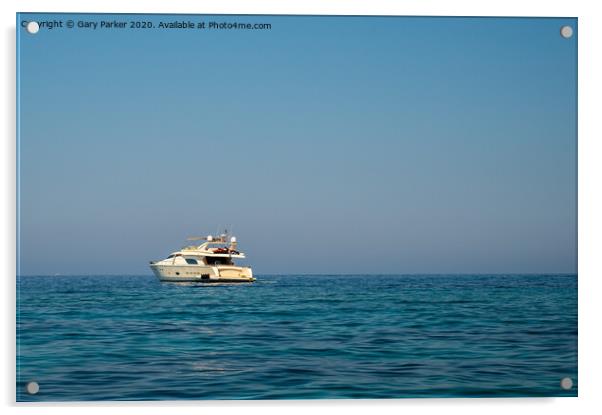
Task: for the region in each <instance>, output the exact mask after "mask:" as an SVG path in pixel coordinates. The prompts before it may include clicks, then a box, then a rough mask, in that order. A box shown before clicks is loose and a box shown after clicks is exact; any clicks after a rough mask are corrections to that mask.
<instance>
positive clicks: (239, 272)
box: [150, 264, 255, 283]
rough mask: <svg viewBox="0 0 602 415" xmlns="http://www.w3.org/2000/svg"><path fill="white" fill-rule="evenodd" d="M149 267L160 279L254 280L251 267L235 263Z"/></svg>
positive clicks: (158, 265)
mask: <svg viewBox="0 0 602 415" xmlns="http://www.w3.org/2000/svg"><path fill="white" fill-rule="evenodd" d="M150 267H151V269H152V270H153V273H154V274H155V275H156V276H157V278H159V279H160V280H161V281H173V282H204V283H212V282H253V281H255V278H254V277H253V271H252V270H251V268H249V267H238V266H235V265H215V266H211V265H170V264H151V265H150Z"/></svg>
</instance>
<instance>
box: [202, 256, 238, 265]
mask: <svg viewBox="0 0 602 415" xmlns="http://www.w3.org/2000/svg"><path fill="white" fill-rule="evenodd" d="M205 260H206V261H207V264H208V265H233V263H232V260H231V259H230V258H225V257H211V256H208V257H205Z"/></svg>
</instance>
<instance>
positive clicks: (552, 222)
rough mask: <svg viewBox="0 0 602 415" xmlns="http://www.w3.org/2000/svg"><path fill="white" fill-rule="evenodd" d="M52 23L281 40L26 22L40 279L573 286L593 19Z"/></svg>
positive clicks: (29, 180)
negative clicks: (579, 120) (332, 276)
mask: <svg viewBox="0 0 602 415" xmlns="http://www.w3.org/2000/svg"><path fill="white" fill-rule="evenodd" d="M53 19H57V20H63V21H66V20H67V19H73V20H74V21H75V22H77V21H78V20H82V21H83V20H86V21H96V22H99V21H101V20H112V19H118V20H122V21H130V20H138V21H141V20H145V21H151V22H153V23H154V24H155V25H158V23H159V22H160V21H168V22H169V21H173V20H193V21H195V22H198V21H218V22H222V21H228V22H232V21H237V22H252V23H271V24H272V29H271V30H248V31H247V30H213V31H208V30H204V31H203V30H196V31H195V30H159V29H151V30H144V29H140V30H130V29H125V30H84V29H79V30H76V29H68V28H62V29H61V28H55V29H52V30H48V29H45V28H42V29H41V30H40V32H39V33H38V34H36V35H30V34H28V33H27V32H25V30H24V29H23V28H21V27H20V24H18V28H17V33H18V35H17V36H18V43H19V48H18V54H19V55H20V56H19V59H18V62H19V73H18V76H19V114H20V123H19V132H20V143H19V149H20V154H19V176H20V210H19V218H20V240H19V248H20V262H19V266H20V271H19V272H20V273H21V274H22V275H31V274H56V273H59V274H81V273H84V274H102V273H110V274H120V273H135V274H149V273H150V270H149V269H148V267H147V264H148V261H149V260H155V259H160V258H162V257H164V256H165V255H167V254H169V253H170V252H171V251H173V250H176V249H177V248H179V247H180V246H182V245H183V244H184V242H185V241H184V239H185V238H186V237H187V236H190V235H198V234H201V235H204V234H208V233H215V231H216V229H217V228H218V227H219V226H221V227H224V226H227V227H230V226H232V227H233V231H234V233H235V234H236V235H237V236H238V237H239V240H240V247H241V249H242V250H244V251H246V253H247V255H248V260H247V263H248V264H250V265H252V266H253V267H254V271H255V272H256V273H258V274H262V273H350V272H352V273H461V272H477V273H514V272H517V273H520V272H529V273H539V272H555V273H556V272H557V273H574V272H576V269H577V247H576V232H577V230H576V216H577V212H576V203H577V202H576V192H577V188H576V157H577V153H576V150H577V140H576V116H577V114H576V70H577V68H576V66H577V63H576V54H577V21H576V19H572V18H566V19H565V18H415V17H400V18H395V17H370V18H368V17H304V16H247V17H233V16H229V17H228V16H213V17H210V16H162V15H152V16H147V17H145V18H143V19H141V18H139V17H136V16H128V15H121V16H119V15H117V16H111V15H101V16H93V15H39V14H22V15H21V16H20V17H19V16H18V20H38V21H43V20H53ZM565 24H569V25H571V26H572V27H573V29H574V31H575V35H574V36H573V38H571V39H564V38H562V37H561V36H560V27H561V26H562V25H565Z"/></svg>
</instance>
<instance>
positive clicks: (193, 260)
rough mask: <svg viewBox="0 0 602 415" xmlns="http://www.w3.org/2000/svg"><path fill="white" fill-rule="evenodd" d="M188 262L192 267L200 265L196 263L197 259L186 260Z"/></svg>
mask: <svg viewBox="0 0 602 415" xmlns="http://www.w3.org/2000/svg"><path fill="white" fill-rule="evenodd" d="M184 259H185V260H186V263H187V264H191V265H193V264H194V265H196V264H198V262H197V261H196V259H192V258H184Z"/></svg>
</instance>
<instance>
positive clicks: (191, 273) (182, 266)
mask: <svg viewBox="0 0 602 415" xmlns="http://www.w3.org/2000/svg"><path fill="white" fill-rule="evenodd" d="M188 240H189V241H200V240H203V241H204V242H203V243H201V244H200V245H189V246H186V247H184V248H182V249H180V250H179V251H176V252H172V253H171V254H170V255H169V256H168V257H167V258H165V259H163V260H160V261H150V268H151V269H152V270H153V273H154V274H155V275H156V276H157V277H158V278H159V279H160V280H161V281H192V282H252V281H255V278H254V277H253V270H252V269H251V268H250V267H246V266H238V265H236V264H235V263H234V260H239V259H244V258H245V254H244V253H242V252H240V251H238V246H237V245H238V243H237V241H236V237H234V236H232V237H230V238H229V237H228V234H227V233H224V234H221V235H219V236H216V237H213V236H212V235H209V236H207V237H192V238H188Z"/></svg>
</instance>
